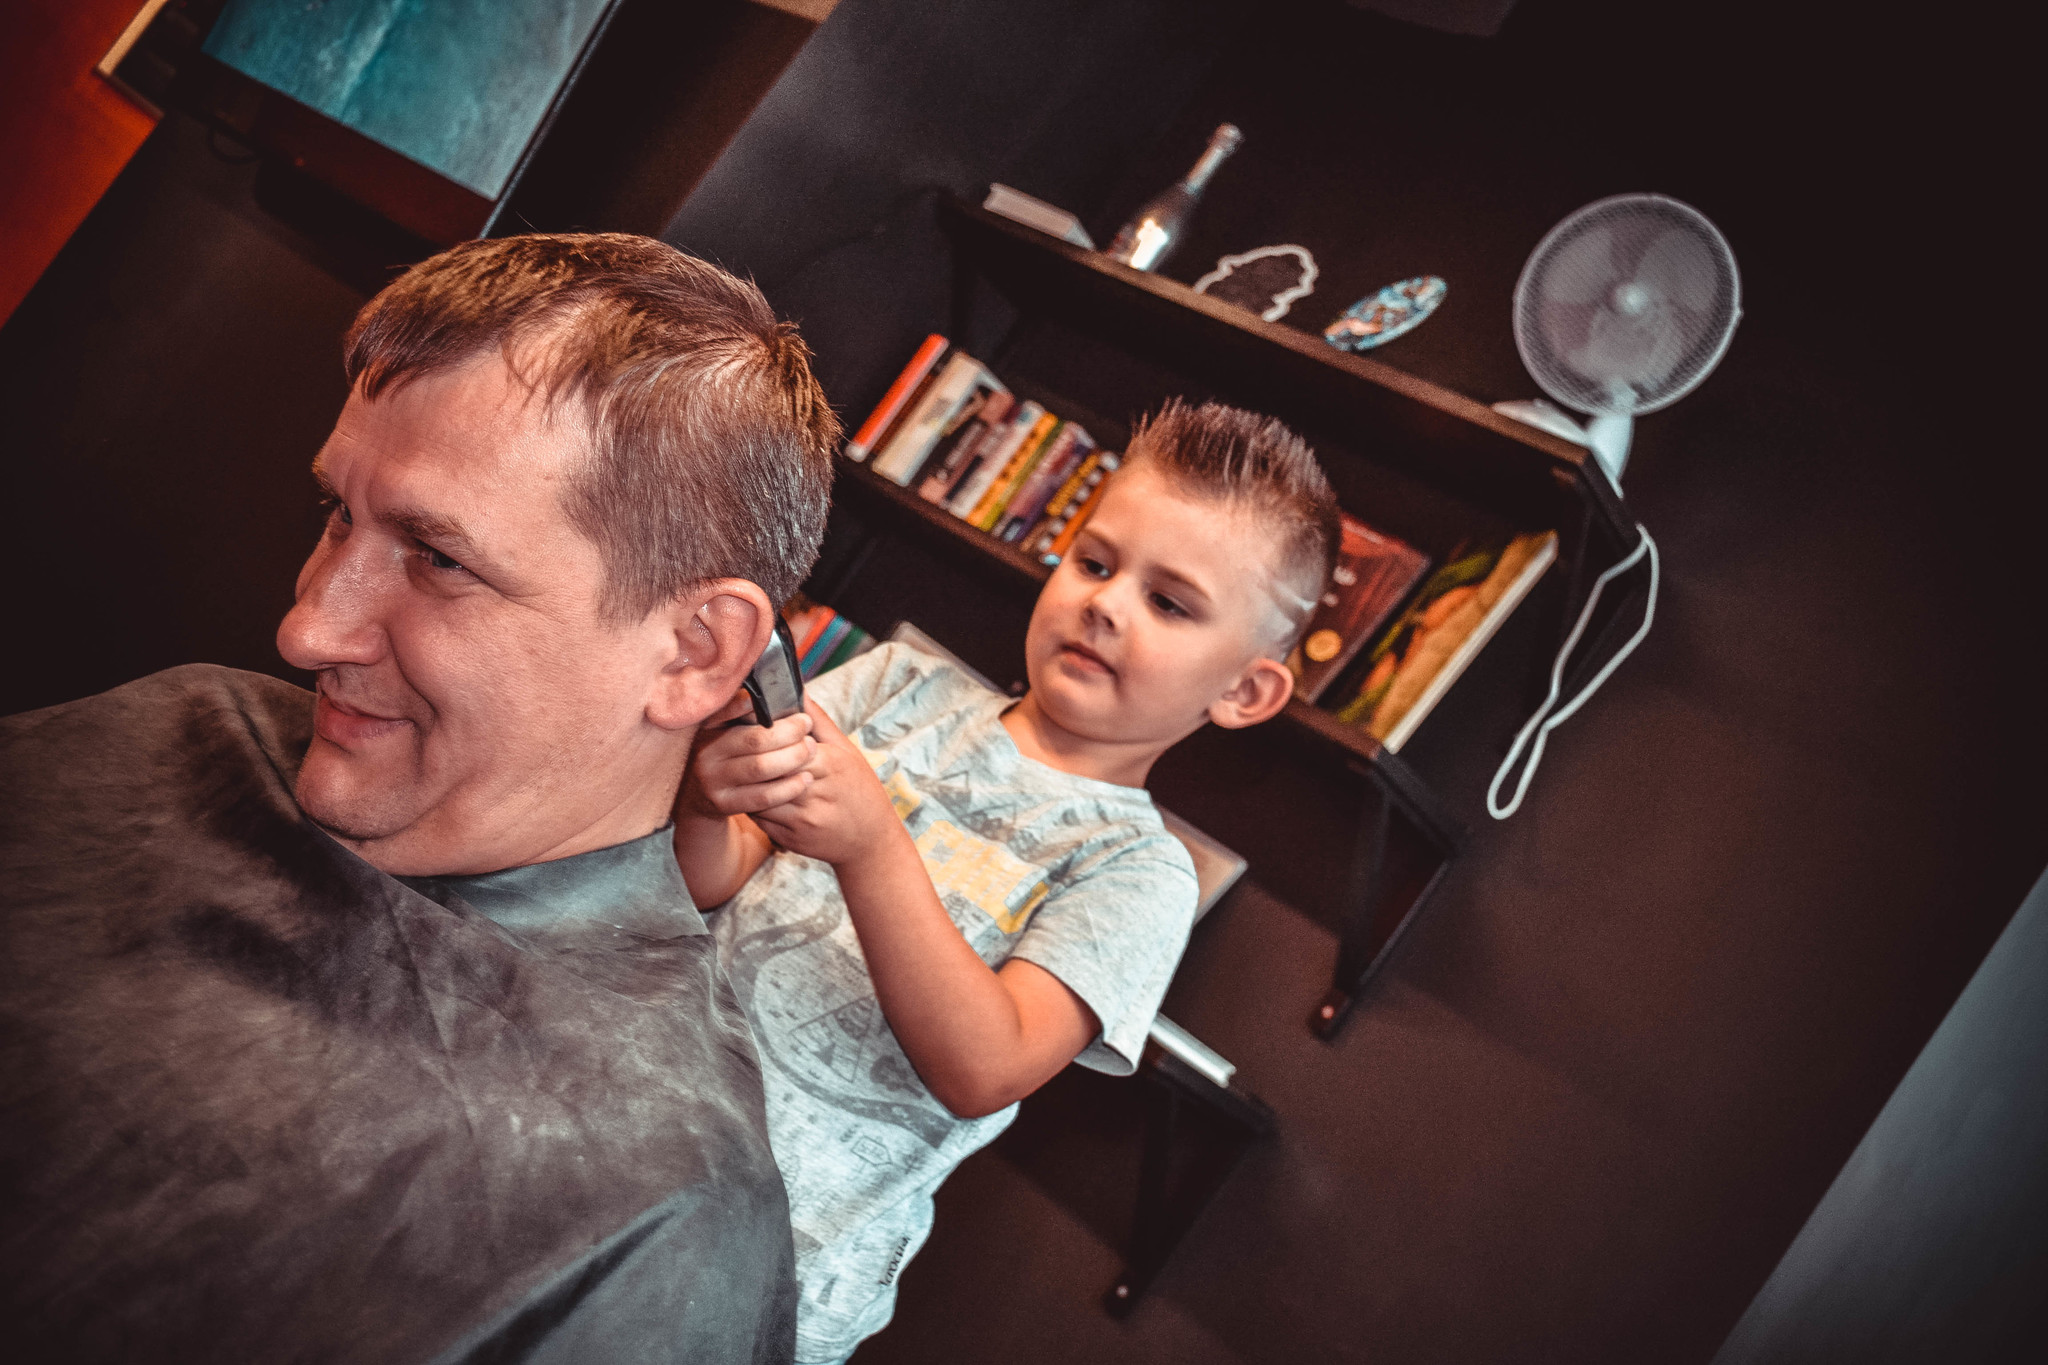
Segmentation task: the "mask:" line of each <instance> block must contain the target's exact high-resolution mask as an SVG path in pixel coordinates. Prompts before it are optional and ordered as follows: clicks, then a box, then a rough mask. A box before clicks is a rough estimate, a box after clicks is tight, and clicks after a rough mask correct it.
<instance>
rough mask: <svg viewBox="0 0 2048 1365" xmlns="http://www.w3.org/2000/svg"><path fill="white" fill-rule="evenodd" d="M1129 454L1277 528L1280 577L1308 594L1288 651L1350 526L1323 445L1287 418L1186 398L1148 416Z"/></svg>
mask: <svg viewBox="0 0 2048 1365" xmlns="http://www.w3.org/2000/svg"><path fill="white" fill-rule="evenodd" d="M1124 462H1125V463H1126V464H1127V465H1129V464H1148V465H1150V466H1151V467H1152V468H1154V469H1156V470H1158V471H1159V472H1160V473H1162V474H1165V475H1166V476H1167V477H1169V478H1171V479H1172V480H1173V481H1174V482H1175V483H1177V484H1179V485H1181V486H1182V487H1183V488H1185V489H1187V490H1189V491H1190V492H1193V493H1195V494H1197V495H1200V496H1206V497H1211V498H1215V499H1217V500H1218V501H1221V502H1227V503H1230V504H1232V505H1234V506H1241V507H1244V508H1246V509H1247V510H1249V511H1251V512H1252V513H1253V515H1255V516H1257V517H1258V518H1259V519H1260V520H1262V521H1264V522H1265V523H1266V524H1267V525H1268V526H1270V527H1271V528H1272V530H1273V532H1274V539H1275V541H1276V543H1277V545H1278V548H1279V560H1278V563H1277V564H1276V565H1275V569H1276V573H1275V577H1276V578H1277V579H1279V580H1280V582H1282V583H1283V584H1285V585H1286V586H1287V587H1289V588H1292V589H1293V590H1295V591H1296V592H1298V593H1299V594H1300V599H1301V603H1302V604H1303V605H1302V606H1301V608H1300V609H1299V610H1290V611H1289V612H1288V613H1287V614H1288V616H1289V618H1290V619H1291V621H1292V628H1291V630H1290V632H1289V635H1288V638H1287V639H1286V640H1285V641H1283V642H1281V643H1282V652H1283V653H1284V652H1285V651H1286V650H1287V649H1290V648H1292V647H1293V645H1294V640H1295V637H1297V636H1299V635H1300V633H1301V629H1302V627H1303V626H1305V625H1307V624H1308V617H1309V615H1310V613H1311V612H1313V611H1314V609H1315V608H1314V604H1315V601H1316V599H1317V598H1319V597H1321V596H1322V595H1323V590H1324V589H1325V588H1326V587H1328V586H1329V582H1330V571H1331V570H1332V569H1333V568H1335V567H1336V562H1337V545H1338V539H1339V537H1340V535H1341V534H1342V532H1341V529H1340V526H1339V522H1338V513H1337V495H1336V493H1335V492H1334V491H1332V490H1331V488H1330V480H1329V477H1328V476H1327V475H1325V474H1324V473H1323V467H1322V466H1321V465H1320V464H1318V463H1317V462H1316V456H1315V452H1314V451H1313V450H1310V449H1309V445H1308V442H1306V441H1304V440H1302V439H1301V437H1300V436H1298V435H1296V434H1295V433H1294V432H1293V431H1292V430H1290V429H1289V428H1288V427H1287V425H1286V424H1285V423H1283V422H1280V421H1279V420H1277V419H1275V418H1272V417H1266V416H1263V415H1261V414H1259V413H1256V412H1247V411H1245V410H1244V409H1243V408H1233V407H1226V406H1225V405H1224V404H1222V403H1203V404H1201V405H1200V406H1199V407H1190V406H1189V405H1188V404H1187V403H1184V402H1182V401H1181V400H1180V399H1178V398H1172V399H1168V400H1167V402H1166V405H1165V406H1164V407H1162V408H1160V409H1159V411H1158V412H1156V413H1153V414H1152V415H1151V416H1150V417H1148V418H1145V419H1143V420H1141V421H1140V422H1139V424H1138V429H1137V430H1136V431H1135V432H1133V433H1132V434H1131V441H1130V444H1129V446H1127V447H1126V448H1125V454H1124Z"/></svg>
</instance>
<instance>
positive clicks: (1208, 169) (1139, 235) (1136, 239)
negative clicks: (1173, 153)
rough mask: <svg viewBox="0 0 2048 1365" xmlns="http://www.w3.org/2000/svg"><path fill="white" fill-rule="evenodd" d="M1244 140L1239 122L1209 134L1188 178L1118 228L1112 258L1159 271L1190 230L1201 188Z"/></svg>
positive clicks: (1204, 186) (1161, 192)
mask: <svg viewBox="0 0 2048 1365" xmlns="http://www.w3.org/2000/svg"><path fill="white" fill-rule="evenodd" d="M1243 141H1244V134H1243V133H1241V132H1239V131H1238V130H1237V125H1236V124H1234V123H1225V124H1221V125H1219V126H1218V127H1217V129H1216V131H1215V132H1213V133H1211V134H1210V135H1209V146H1208V148H1207V150H1205V151H1204V152H1203V153H1202V155H1201V159H1200V160H1198V161H1196V162H1195V165H1194V169H1193V170H1190V171H1189V172H1188V173H1187V177H1186V178H1185V179H1182V180H1176V181H1174V182H1173V183H1172V184H1171V185H1168V186H1167V187H1166V188H1165V189H1163V190H1161V191H1160V192H1159V193H1158V194H1155V195H1153V196H1152V198H1151V199H1149V200H1147V201H1146V203H1145V206H1144V207H1143V208H1141V209H1139V210H1138V211H1137V212H1136V213H1134V214H1132V215H1131V221H1130V222H1128V223H1125V224H1124V225H1123V227H1121V228H1120V229H1118V230H1117V234H1116V240H1115V241H1113V242H1111V243H1110V244H1109V257H1110V259H1111V260H1113V261H1121V262H1123V263H1124V264H1125V265H1127V266H1130V267H1131V268H1132V269H1133V270H1157V269H1158V268H1159V267H1160V265H1161V264H1163V263H1164V262H1165V260H1166V258H1167V256H1168V255H1169V254H1170V253H1171V252H1172V251H1173V249H1174V248H1175V247H1177V246H1179V245H1180V240H1181V238H1182V236H1184V235H1185V234H1186V232H1187V225H1188V215H1190V214H1192V213H1193V212H1194V211H1195V201H1196V200H1198V199H1200V198H1201V197H1202V191H1203V190H1205V189H1207V188H1209V179H1210V177H1211V176H1213V175H1215V174H1216V168H1217V167H1218V166H1221V165H1222V164H1223V162H1224V160H1225V158H1227V157H1228V156H1229V155H1230V154H1231V153H1232V152H1234V151H1236V150H1237V145H1238V144H1239V143H1240V142H1243Z"/></svg>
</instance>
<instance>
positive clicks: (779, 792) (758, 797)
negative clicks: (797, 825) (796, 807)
mask: <svg viewBox="0 0 2048 1365" xmlns="http://www.w3.org/2000/svg"><path fill="white" fill-rule="evenodd" d="M810 789H811V775H810V774H809V773H791V774H790V775H789V776H788V777H784V778H779V779H777V780H776V781H774V782H763V783H760V784H759V785H757V786H753V787H749V788H748V789H747V798H748V800H749V802H750V803H753V804H754V809H753V811H752V812H751V813H752V814H755V815H759V814H760V813H761V812H763V811H772V810H774V809H775V808H776V807H778V806H786V805H788V804H789V803H790V802H792V801H794V800H796V799H797V798H798V797H800V796H802V795H803V794H804V793H805V792H807V791H809V790H810Z"/></svg>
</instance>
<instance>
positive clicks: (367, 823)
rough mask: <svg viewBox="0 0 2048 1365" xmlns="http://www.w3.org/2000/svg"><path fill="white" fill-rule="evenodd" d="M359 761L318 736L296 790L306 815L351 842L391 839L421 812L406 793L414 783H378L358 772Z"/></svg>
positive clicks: (346, 841)
mask: <svg viewBox="0 0 2048 1365" xmlns="http://www.w3.org/2000/svg"><path fill="white" fill-rule="evenodd" d="M323 750H324V752H323ZM358 766H359V765H358V764H357V763H356V762H354V761H352V760H351V759H349V758H348V757H347V756H345V755H343V754H341V753H340V752H339V751H337V750H335V749H333V748H332V746H328V745H324V744H322V743H321V742H320V741H319V740H315V741H314V742H313V745H312V748H311V749H310V750H309V751H308V753H307V754H306V762H305V765H304V766H303V767H301V768H300V769H299V780H298V784H297V786H296V787H295V788H294V789H293V792H292V794H293V796H294V797H295V798H296V799H297V800H298V803H299V809H300V810H302V811H304V812H305V813H306V818H307V819H309V820H311V821H312V822H313V823H314V824H316V825H318V826H320V828H321V829H323V830H326V831H327V832H328V833H329V834H331V835H333V836H334V837H335V838H336V839H338V840H340V841H341V842H342V843H344V844H350V845H363V844H370V843H374V842H376V841H377V840H380V839H389V838H391V837H392V836H393V835H397V834H402V833H404V832H405V831H406V830H407V829H409V828H411V827H412V825H413V823H414V821H415V820H416V819H417V816H418V812H417V811H415V810H413V809H411V806H412V804H413V803H412V802H410V801H408V800H406V799H405V797H404V796H403V795H402V793H404V792H405V791H406V790H407V789H408V788H409V787H410V784H409V783H395V782H380V781H378V780H377V779H376V775H375V774H370V773H362V772H357V771H354V770H355V769H356V768H357V767H358Z"/></svg>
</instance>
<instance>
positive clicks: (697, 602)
mask: <svg viewBox="0 0 2048 1365" xmlns="http://www.w3.org/2000/svg"><path fill="white" fill-rule="evenodd" d="M656 612H657V615H658V617H659V618H660V629H661V631H662V634H663V649H664V651H665V654H666V657H665V659H664V662H663V665H662V669H661V672H660V674H659V676H658V677H656V679H655V682H654V688H653V691H652V693H651V695H650V696H649V698H648V702H647V719H648V720H650V721H651V722H653V723H654V724H656V725H658V726H660V727H661V728H662V729H664V730H686V729H689V728H690V727H691V726H693V725H701V724H702V723H703V722H704V721H705V720H706V719H707V718H709V717H710V716H711V715H713V714H714V713H716V712H717V711H718V710H719V708H721V707H723V706H724V705H725V704H726V703H727V702H729V701H731V700H732V698H733V694H734V693H735V692H738V691H739V689H740V684H741V683H742V682H743V681H745V679H746V676H747V673H748V672H749V671H750V670H751V669H752V668H753V666H754V664H755V662H756V661H757V660H758V659H760V657H761V651H762V650H764V649H766V648H767V647H768V637H769V635H771V634H772V633H774V630H775V607H774V604H772V603H771V602H769V600H768V594H767V593H765V592H763V591H762V590H761V585H760V584H758V583H754V582H751V581H750V580H748V579H744V578H714V579H712V580H710V581H709V582H706V583H700V584H698V585H697V586H696V587H695V588H693V589H691V590H690V591H689V592H686V593H683V594H682V595H681V596H679V597H677V598H676V599H675V600H674V601H672V602H670V603H668V604H667V605H666V606H663V607H659V608H657V609H656Z"/></svg>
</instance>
